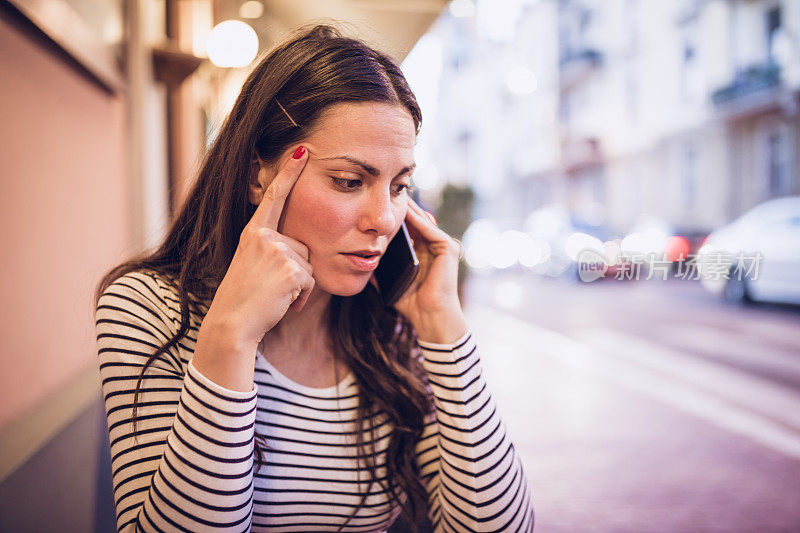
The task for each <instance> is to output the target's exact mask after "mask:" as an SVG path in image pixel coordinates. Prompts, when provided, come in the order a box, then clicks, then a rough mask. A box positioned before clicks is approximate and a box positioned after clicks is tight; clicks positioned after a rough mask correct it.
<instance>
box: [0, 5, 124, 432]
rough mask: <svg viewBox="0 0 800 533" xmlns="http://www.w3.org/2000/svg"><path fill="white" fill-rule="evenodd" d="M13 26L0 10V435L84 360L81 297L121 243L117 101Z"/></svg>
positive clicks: (88, 339) (89, 338) (88, 348)
mask: <svg viewBox="0 0 800 533" xmlns="http://www.w3.org/2000/svg"><path fill="white" fill-rule="evenodd" d="M19 26H20V22H19V21H17V20H15V19H10V18H9V17H8V16H7V14H6V13H5V12H4V11H0V120H2V122H0V161H1V162H2V166H1V167H0V168H1V169H2V170H0V172H2V178H1V179H0V183H2V189H0V227H1V228H2V230H1V231H0V249H2V250H3V254H2V256H3V264H2V276H0V302H2V306H3V312H2V320H1V321H0V431H2V429H3V428H4V427H6V425H7V424H8V423H9V422H10V421H11V420H13V419H15V418H16V417H18V416H20V415H21V414H23V413H24V412H25V411H26V410H27V409H29V408H31V407H32V406H33V405H34V404H35V403H36V402H37V401H39V400H41V399H42V398H44V397H46V396H48V395H49V394H51V393H52V392H53V391H55V390H57V389H58V388H59V387H60V386H61V385H63V384H64V383H65V382H67V381H69V380H70V378H72V377H74V376H75V375H76V374H77V373H78V372H80V371H81V370H83V369H85V368H86V367H87V365H89V364H92V363H94V361H95V359H96V356H97V354H96V352H95V338H94V307H93V306H94V304H93V301H92V292H93V289H94V286H95V284H96V282H97V280H98V277H99V275H100V274H101V272H102V271H103V270H104V269H106V268H107V267H109V266H111V265H112V263H115V262H117V261H119V260H120V259H122V258H123V257H124V256H125V255H126V253H127V251H128V250H129V244H128V238H129V237H128V236H129V235H130V231H129V228H128V221H127V220H128V217H127V213H128V211H129V210H128V208H127V207H126V201H127V194H128V192H127V188H126V186H125V168H126V164H125V144H124V143H125V105H124V99H123V97H122V96H121V95H110V94H109V93H107V92H105V91H104V90H103V89H102V88H101V87H100V86H99V85H98V84H97V83H96V82H94V81H93V80H91V79H90V78H89V77H88V76H87V75H86V74H84V73H83V72H81V71H80V70H79V69H78V67H76V66H74V65H72V64H70V62H69V61H68V60H66V59H65V58H64V57H63V55H62V54H61V53H59V52H58V51H57V50H55V48H54V47H53V46H52V45H50V44H49V43H47V42H46V41H45V38H44V37H42V36H40V35H39V34H38V33H37V32H35V31H34V30H32V29H30V28H28V27H23V28H20V27H19ZM98 383H99V378H98Z"/></svg>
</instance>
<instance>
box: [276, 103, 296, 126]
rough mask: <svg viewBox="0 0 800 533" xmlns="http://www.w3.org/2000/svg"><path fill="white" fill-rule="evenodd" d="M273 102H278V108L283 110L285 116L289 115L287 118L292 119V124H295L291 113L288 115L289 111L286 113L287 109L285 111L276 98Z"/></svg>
mask: <svg viewBox="0 0 800 533" xmlns="http://www.w3.org/2000/svg"><path fill="white" fill-rule="evenodd" d="M275 103H276V104H278V107H280V108H281V111H283V112H284V113H286V116H287V117H289V120H291V121H292V124H294V125H295V126H297V122H295V121H294V119H293V118H292V115H290V114H289V113H288V112H287V111H286V110H285V109H284V108H283V106H282V105H281V103H280V102H279V101H278V99H277V98H276V99H275Z"/></svg>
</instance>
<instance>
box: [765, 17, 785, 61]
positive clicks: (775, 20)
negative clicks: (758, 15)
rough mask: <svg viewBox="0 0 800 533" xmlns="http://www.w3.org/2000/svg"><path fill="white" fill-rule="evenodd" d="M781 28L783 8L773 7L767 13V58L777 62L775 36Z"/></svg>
mask: <svg viewBox="0 0 800 533" xmlns="http://www.w3.org/2000/svg"><path fill="white" fill-rule="evenodd" d="M780 28H781V8H780V6H776V7H773V8H772V9H769V10H767V13H766V30H767V31H766V33H767V59H769V61H770V62H773V63H774V62H776V58H775V36H776V35H777V34H778V30H780Z"/></svg>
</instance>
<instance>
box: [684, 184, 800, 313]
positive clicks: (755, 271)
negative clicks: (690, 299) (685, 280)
mask: <svg viewBox="0 0 800 533" xmlns="http://www.w3.org/2000/svg"><path fill="white" fill-rule="evenodd" d="M697 265H698V269H699V272H700V274H701V278H700V279H701V282H702V284H703V286H704V287H706V288H707V289H708V290H710V291H712V292H715V293H720V294H722V295H723V296H724V298H725V299H726V300H728V301H731V302H742V301H750V300H753V301H770V302H781V303H793V304H800V196H788V197H783V198H776V199H774V200H769V201H767V202H764V203H762V204H759V205H758V206H756V207H754V208H752V209H751V210H750V211H747V212H746V213H745V214H743V215H742V216H740V217H739V218H737V219H736V220H734V221H733V222H731V223H730V224H728V225H727V226H723V227H721V228H719V229H718V230H716V231H714V232H712V233H711V234H710V235H709V236H708V238H707V239H706V241H705V244H704V245H703V247H702V248H701V249H700V250H699V252H698V254H697ZM719 274H723V275H719Z"/></svg>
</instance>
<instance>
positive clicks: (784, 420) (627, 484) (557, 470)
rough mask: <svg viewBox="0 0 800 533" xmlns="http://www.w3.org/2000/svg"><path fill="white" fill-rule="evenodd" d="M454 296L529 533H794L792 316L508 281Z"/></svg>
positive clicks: (796, 456)
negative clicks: (514, 469)
mask: <svg viewBox="0 0 800 533" xmlns="http://www.w3.org/2000/svg"><path fill="white" fill-rule="evenodd" d="M465 300H466V301H465V308H466V309H467V311H468V318H469V321H470V325H471V327H472V329H473V332H474V334H475V335H476V337H477V339H478V346H479V349H481V350H482V361H483V365H484V369H485V372H486V375H487V380H488V383H489V386H490V387H491V390H492V393H493V394H494V396H495V398H496V399H497V402H498V405H499V408H500V411H501V414H502V416H503V417H504V420H505V421H506V424H507V426H508V428H509V431H510V434H511V436H512V438H513V439H514V442H515V444H516V446H517V450H518V452H519V453H520V455H521V456H522V459H523V463H524V464H525V466H526V472H527V475H528V478H529V480H530V483H531V485H532V488H533V498H534V505H535V508H536V530H537V531H539V532H542V533H550V532H575V531H581V532H584V531H597V532H637V533H641V532H706V531H708V532H712V531H715V532H722V531H725V532H751V531H752V532H771V531H776V532H777V531H800V506H798V497H799V496H800V336H798V335H797V331H798V330H799V329H800V328H799V326H800V308H797V307H788V306H778V305H765V304H761V305H756V306H749V307H744V308H738V307H732V306H729V305H726V304H723V303H722V302H721V301H720V300H719V299H718V298H716V297H714V296H713V295H711V294H709V293H707V292H705V291H704V290H703V289H702V288H701V287H700V286H699V284H698V283H697V282H692V281H686V280H681V279H675V278H672V279H669V280H667V281H661V280H658V281H656V280H651V281H642V280H639V281H636V280H634V281H624V282H619V281H614V280H603V281H600V282H595V283H580V282H572V281H565V280H563V279H549V278H544V277H538V276H533V275H531V274H524V273H521V272H516V273H514V272H508V271H506V272H501V273H497V274H493V275H485V276H481V275H478V274H472V275H471V277H470V279H469V280H468V284H467V286H466V293H465ZM498 302H500V303H498ZM514 302H518V305H517V306H516V307H513V308H508V306H509V304H510V303H514Z"/></svg>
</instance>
